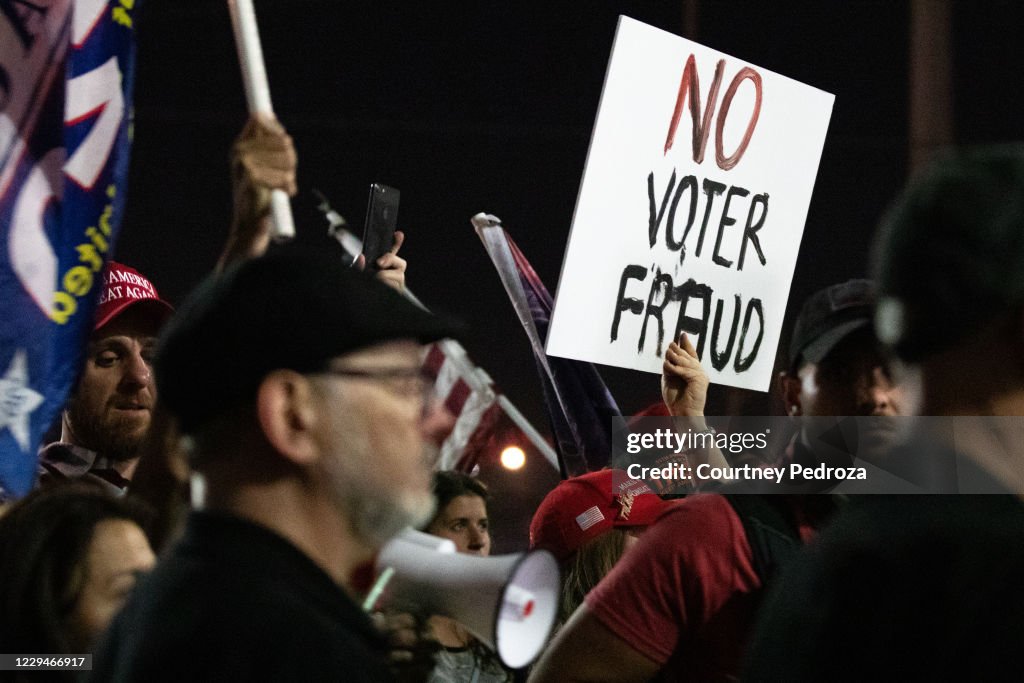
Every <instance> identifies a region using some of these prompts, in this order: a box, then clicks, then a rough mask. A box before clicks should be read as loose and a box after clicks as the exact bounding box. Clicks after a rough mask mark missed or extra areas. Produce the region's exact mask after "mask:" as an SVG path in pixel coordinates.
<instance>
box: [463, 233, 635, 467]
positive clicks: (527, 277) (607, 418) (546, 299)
mask: <svg viewBox="0 0 1024 683" xmlns="http://www.w3.org/2000/svg"><path fill="white" fill-rule="evenodd" d="M472 220H473V226H474V227H475V228H476V232H477V235H479V236H480V240H481V241H482V242H483V244H484V248H485V249H486V250H487V254H488V255H489V256H490V257H491V261H493V262H494V267H495V268H496V269H497V270H498V275H499V276H500V277H501V282H502V284H503V285H505V291H506V292H507V293H508V296H509V299H511V300H512V305H513V306H514V307H515V309H516V314H517V315H518V316H519V321H520V323H522V325H523V329H524V330H525V331H526V335H527V337H529V339H530V347H531V348H532V349H533V355H534V360H535V361H536V362H537V372H538V374H539V375H540V381H541V387H542V388H543V390H544V405H545V408H546V409H547V413H548V417H549V418H550V420H551V429H552V431H553V432H554V434H555V443H556V446H557V448H558V458H559V462H560V469H561V472H562V476H563V477H575V476H579V475H581V474H586V473H587V472H593V471H596V470H599V469H601V468H602V467H606V466H607V465H608V464H609V463H610V462H611V453H612V442H611V430H612V418H614V417H621V416H622V413H621V412H620V411H619V407H618V405H616V403H615V399H614V398H612V395H611V393H610V392H609V391H608V387H606V386H605V384H604V380H602V379H601V376H600V375H598V374H597V369H596V368H595V367H594V366H593V365H591V364H590V363H585V362H582V361H576V360H566V359H563V358H552V357H549V356H548V355H547V354H546V353H545V352H544V338H545V337H546V336H547V333H548V324H549V321H550V319H551V294H549V293H548V290H547V287H545V286H544V283H543V282H541V281H540V278H539V277H538V276H537V273H536V272H534V270H533V266H531V265H530V262H529V261H527V260H526V257H525V256H524V255H523V252H521V251H519V247H517V246H516V243H515V242H513V241H512V238H511V237H509V235H508V233H507V232H506V231H505V229H504V228H503V227H502V226H501V221H500V220H499V219H498V218H496V217H495V216H490V215H487V214H477V215H476V216H474V217H473V219H472Z"/></svg>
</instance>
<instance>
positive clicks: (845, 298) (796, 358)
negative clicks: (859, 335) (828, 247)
mask: <svg viewBox="0 0 1024 683" xmlns="http://www.w3.org/2000/svg"><path fill="white" fill-rule="evenodd" d="M874 303H875V295H874V284H873V283H872V282H871V281H870V280H847V281H846V282H843V283H840V284H838V285H832V286H831V287H826V288H824V289H821V290H818V291H817V292H815V293H814V294H812V295H811V296H810V298H808V299H807V301H805V302H804V305H803V307H802V308H801V309H800V315H799V317H797V320H796V325H795V326H794V328H793V336H792V338H791V339H790V342H789V365H790V367H791V368H794V369H795V368H797V367H799V366H800V365H802V364H803V363H820V362H821V361H822V359H824V358H825V356H827V355H828V354H829V352H830V351H832V349H834V348H835V347H836V345H837V344H839V342H841V341H842V340H843V339H845V338H846V337H847V336H848V335H849V334H851V333H852V332H855V331H857V330H859V329H862V328H865V327H868V326H870V325H871V319H872V312H873V308H874Z"/></svg>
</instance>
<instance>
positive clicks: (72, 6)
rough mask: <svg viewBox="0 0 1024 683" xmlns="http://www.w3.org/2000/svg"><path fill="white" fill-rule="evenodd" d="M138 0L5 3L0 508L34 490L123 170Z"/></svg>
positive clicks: (108, 243)
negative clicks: (5, 499) (6, 500)
mask: <svg viewBox="0 0 1024 683" xmlns="http://www.w3.org/2000/svg"><path fill="white" fill-rule="evenodd" d="M138 6H139V3H138V2H137V0H109V1H108V0H34V1H33V2H0V498H2V497H20V496H22V495H24V494H25V493H27V492H28V491H29V490H30V489H31V487H32V485H33V482H34V480H35V473H36V450H37V448H38V446H39V441H40V439H41V438H42V435H43V433H44V432H45V431H46V430H47V428H48V427H49V426H50V424H51V423H52V422H53V420H54V418H55V417H56V415H57V414H58V412H59V411H60V409H61V407H62V406H63V404H64V401H65V399H66V397H67V394H68V391H69V389H70V387H71V386H72V383H73V382H74V379H75V374H76V372H77V370H78V367H79V360H80V358H81V354H82V349H83V346H84V343H85V340H86V337H87V336H88V333H89V331H90V329H91V328H92V317H93V310H94V308H95V305H96V299H97V296H98V293H99V289H100V286H101V284H102V283H101V281H100V277H101V275H100V274H101V272H102V269H103V265H104V263H105V261H106V259H107V257H108V256H109V254H110V251H111V248H112V246H113V244H114V241H115V239H116V238H117V233H118V227H119V224H120V220H121V215H122V213H123V208H124V199H125V180H126V176H127V171H128V151H129V144H130V139H129V138H130V135H129V125H128V124H129V110H130V103H131V93H132V82H133V77H134V70H135V69H134V60H135V53H134V30H133V23H134V20H135V13H136V12H137V10H138Z"/></svg>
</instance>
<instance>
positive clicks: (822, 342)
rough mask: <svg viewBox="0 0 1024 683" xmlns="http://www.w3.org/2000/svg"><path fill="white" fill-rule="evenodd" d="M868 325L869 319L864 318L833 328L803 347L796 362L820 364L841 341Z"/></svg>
mask: <svg viewBox="0 0 1024 683" xmlns="http://www.w3.org/2000/svg"><path fill="white" fill-rule="evenodd" d="M870 324H871V319H870V318H866V317H865V318H860V319H858V320H851V321H850V322H846V323H842V324H841V325H839V326H838V327H833V328H832V329H830V330H829V331H828V332H825V333H824V334H822V335H821V336H820V337H818V338H817V339H815V340H814V341H813V342H811V343H810V344H808V345H807V346H805V347H804V349H803V351H801V352H800V354H799V356H798V358H797V359H796V360H801V361H803V362H805V363H820V362H821V361H823V360H824V359H825V357H826V356H828V354H829V353H831V352H832V349H834V348H835V347H837V346H839V343H840V342H841V341H843V340H844V339H846V338H847V337H848V336H850V335H851V334H853V333H854V332H856V331H857V330H860V329H863V328H865V327H868V326H869V325H870Z"/></svg>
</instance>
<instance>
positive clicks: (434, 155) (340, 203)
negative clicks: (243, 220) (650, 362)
mask: <svg viewBox="0 0 1024 683" xmlns="http://www.w3.org/2000/svg"><path fill="white" fill-rule="evenodd" d="M256 12H257V17H258V19H259V22H260V28H261V34H262V39H263V49H264V55H265V59H266V64H267V71H268V75H269V80H270V85H271V93H272V96H273V100H274V105H275V110H276V112H277V114H278V117H279V118H280V120H281V121H282V122H283V123H284V125H285V126H286V127H287V128H288V130H289V132H290V133H291V135H292V136H293V137H294V138H295V144H296V147H297V150H298V153H299V185H300V197H299V198H297V200H296V201H295V215H296V221H297V225H298V230H299V232H300V234H301V235H302V237H303V238H310V239H312V237H310V236H315V237H317V238H319V237H320V235H321V233H322V232H323V230H324V229H325V227H326V226H325V224H324V223H323V222H322V220H321V219H320V218H319V216H318V215H317V214H316V212H315V211H314V210H313V209H312V206H313V204H314V201H313V199H312V197H311V195H310V194H309V191H310V188H313V187H317V188H319V189H320V190H322V191H323V192H324V193H325V194H326V195H327V196H328V197H330V198H331V200H332V203H333V205H334V207H335V208H336V209H337V210H339V211H340V212H341V213H342V214H343V215H344V216H345V217H346V218H347V219H348V220H349V222H350V223H351V224H352V225H354V226H357V227H361V225H362V221H363V214H364V212H365V203H366V195H367V190H368V186H369V184H370V183H371V182H383V183H386V184H389V185H392V186H395V187H397V188H399V189H400V190H401V192H402V205H401V209H400V214H399V224H400V227H401V228H402V229H404V230H405V231H406V233H407V242H406V246H405V247H403V249H402V255H403V256H404V257H405V258H406V259H408V261H409V264H410V265H409V271H408V285H409V287H410V288H411V289H412V290H413V291H414V292H415V293H416V294H417V295H418V296H419V297H420V298H421V299H422V300H423V301H424V302H425V303H427V304H428V305H429V306H431V307H434V308H438V309H444V310H447V311H450V312H453V313H455V314H457V315H458V316H460V317H462V318H463V319H465V320H466V321H468V322H469V324H470V325H471V329H472V332H471V334H470V336H469V338H468V339H466V341H465V344H466V347H467V348H468V349H469V352H470V354H471V355H472V356H473V357H474V358H475V359H476V361H477V362H478V363H479V364H480V365H482V366H483V367H484V368H485V369H486V370H487V371H488V372H489V373H490V374H491V375H492V376H493V377H494V378H495V379H496V380H497V382H498V384H499V385H500V386H501V387H502V388H503V389H504V390H505V392H506V393H507V394H508V395H509V397H510V398H511V399H512V401H513V402H514V403H516V404H517V405H518V406H519V407H520V408H521V409H522V410H523V412H524V413H525V414H526V415H527V417H528V418H529V419H530V420H531V421H532V422H533V423H534V424H535V425H537V426H538V427H539V428H540V429H541V430H542V431H545V432H546V431H547V424H546V418H545V417H544V413H543V408H542V405H541V399H540V389H539V385H538V383H537V377H536V371H535V369H534V365H533V360H532V358H531V355H530V351H529V348H528V345H527V342H526V337H525V335H524V333H523V331H522V329H521V327H520V326H519V323H518V321H517V320H516V318H515V316H514V313H513V310H512V307H511V305H510V303H509V301H508V299H507V297H506V295H505V293H504V290H503V289H502V287H501V284H500V282H499V280H498V277H497V275H496V274H495V272H494V269H493V267H492V265H491V264H490V261H489V259H488V258H487V256H486V254H485V252H484V250H483V248H482V246H481V245H480V243H479V240H478V238H477V237H476V235H475V233H474V232H473V229H472V227H471V226H470V223H469V218H470V216H472V215H473V214H475V213H477V212H479V211H487V212H490V213H494V214H496V215H498V216H499V217H501V218H502V220H503V222H504V224H505V226H506V227H507V228H508V229H509V231H510V233H511V234H512V235H513V237H514V238H515V239H516V241H517V242H518V244H519V246H520V248H521V249H522V250H523V252H524V253H525V254H526V256H527V258H529V259H530V261H531V262H532V263H533V265H534V268H535V269H536V270H537V272H538V274H539V275H540V276H541V278H542V279H543V280H544V282H545V283H546V284H547V286H548V288H549V289H550V290H551V291H552V292H554V290H555V287H556V285H557V278H558V273H559V269H560V267H561V262H562V256H563V250H564V248H565V243H566V239H567V236H568V231H569V226H570V223H571V220H572V213H573V208H574V205H575V201H576V195H577V191H578V188H579V181H580V177H581V174H582V171H583V165H584V160H585V157H586V152H587V146H588V143H589V140H590V131H591V127H592V125H593V120H594V115H595V113H596V110H597V104H598V99H599V97H600V91H601V85H602V82H603V78H604V71H605V67H606V63H607V59H608V54H609V50H610V48H611V42H612V37H613V34H614V31H615V25H616V18H617V16H618V15H619V14H625V15H628V16H631V17H633V18H635V19H638V20H641V21H644V22H647V23H649V24H652V25H654V26H657V27H659V28H662V29H665V30H668V31H671V32H674V33H677V34H681V33H682V32H683V16H684V3H683V2H681V1H679V0H677V1H676V2H653V1H652V2H624V1H623V2H613V1H610V0H587V1H586V2H584V1H577V2H545V3H531V2H504V3H496V2H445V3H410V2H392V1H385V2H372V3H349V2H340V1H339V0H288V1H287V2H286V1H285V0H275V1H269V0H263V1H260V0H258V1H257V2H256ZM136 19H137V23H136V26H137V38H138V75H137V80H136V94H135V143H134V147H133V152H132V154H133V159H132V167H131V177H130V181H129V195H128V197H129V198H128V209H127V216H126V219H125V222H124V223H123V225H122V233H121V239H120V242H119V244H118V245H117V254H116V257H117V258H118V259H119V260H122V261H124V262H127V263H129V264H132V265H135V266H136V267H138V268H139V269H140V270H141V271H142V272H144V273H146V274H147V275H148V276H149V277H150V278H151V279H152V280H153V281H154V283H155V284H156V285H157V287H158V288H159V289H160V290H161V293H162V294H164V295H165V297H167V298H169V299H170V300H172V301H174V302H179V301H180V300H181V299H182V297H183V296H184V295H185V294H186V293H187V292H188V291H189V289H190V288H191V287H192V286H194V284H195V283H196V282H197V281H198V280H199V279H200V278H201V277H202V276H203V275H204V274H205V273H206V272H208V271H209V270H210V269H211V268H212V266H213V264H214V263H215V261H216V258H217V255H218V253H219V252H220V249H221V246H222V244H223V241H224V238H225V236H226V229H227V223H228V217H229V215H230V190H229V182H228V165H227V160H228V150H229V147H230V144H231V141H232V140H233V138H234V136H235V135H236V134H237V133H238V131H239V129H240V128H241V126H242V124H243V122H244V120H245V117H246V114H245V106H244V99H243V91H242V85H241V80H240V76H239V68H238V62H237V58H236V56H235V47H234V43H233V39H232V33H231V28H230V22H229V18H228V12H227V9H226V4H225V3H224V2H221V1H215V0H173V1H169V0H164V1H160V0H146V1H145V2H143V3H142V5H141V7H140V9H139V10H138V12H137V15H136ZM698 19H699V20H698V28H697V33H696V36H694V37H695V38H696V39H697V40H698V41H699V42H701V43H703V44H705V45H707V46H709V47H711V48H714V49H716V50H720V51H722V52H724V53H726V54H729V55H733V56H735V57H736V58H738V59H742V60H744V61H748V62H751V63H753V64H756V65H758V66H761V67H764V68H766V69H769V70H772V71H776V72H779V73H781V74H784V75H786V76H789V77H791V78H793V79H796V80H798V81H801V82H804V83H807V84H809V85H812V86H815V87H817V88H820V89H822V90H825V91H827V92H830V93H834V94H835V96H836V100H835V108H834V110H833V115H832V121H831V124H830V127H829V133H828V137H827V140H826V145H825V150H824V154H823V157H822V161H821V167H820V170H819V173H818V178H817V182H816V185H815V191H814V198H813V201H812V203H811V207H810V212H809V216H808V221H807V226H806V230H805V233H804V237H803V242H802V245H801V251H800V257H799V260H798V262H797V267H796V273H795V277H794V281H793V288H792V294H791V298H790V303H789V307H788V313H787V325H786V328H785V329H787V330H788V328H789V327H790V326H791V324H792V321H793V318H794V316H795V314H796V312H797V309H798V307H799V304H800V302H801V301H802V300H803V298H805V297H806V296H807V295H808V294H810V293H811V292H812V291H813V290H815V289H817V288H819V287H822V286H825V285H828V284H832V283H834V282H839V281H841V280H844V279H847V278H850V277H859V276H863V275H865V274H866V272H867V256H868V250H869V243H870V237H871V234H872V232H873V230H874V227H875V224H876V222H877V219H878V217H879V215H880V214H881V212H882V211H883V210H884V208H885V206H886V205H887V203H888V202H890V201H891V199H892V198H893V197H894V196H895V194H896V192H897V191H898V189H899V188H900V186H901V185H902V183H903V182H904V180H905V177H906V174H907V168H908V164H907V157H908V143H907V127H908V126H907V119H908V115H907V111H908V106H907V89H908V66H907V65H908V54H909V39H908V35H909V21H910V6H909V2H903V1H897V0H874V1H861V2H823V1H820V0H818V1H811V0H806V1H802V2H797V1H781V2H780V1H775V2H755V1H750V2H746V1H741V0H714V1H712V0H703V2H701V3H700V6H699V14H698ZM1022 19H1024V10H1022V9H1021V7H1020V4H1019V3H1017V2H1012V1H1005V2H1002V1H997V0H990V1H987V2H980V1H979V2H961V3H954V14H953V51H954V55H953V59H954V62H953V63H954V80H953V89H954V102H953V107H954V112H955V133H956V137H957V140H958V141H961V142H977V141H993V140H1009V139H1014V138H1018V137H1020V132H1019V126H1020V121H1022V120H1024V103H1022V101H1021V98H1020V97H1019V96H1018V95H1017V90H1018V87H1019V86H1018V82H1019V80H1020V76H1019V74H1020V73H1021V69H1020V67H1021V66H1022V64H1021V62H1022V60H1021V55H1020V52H1021V49H1020V47H1019V45H1020V39H1019V33H1020V27H1021V26H1022V25H1024V24H1022ZM296 305H301V302H296ZM786 339H787V337H786V333H785V331H784V333H783V343H785V341H786ZM602 374H603V376H604V377H605V378H606V380H607V381H608V383H609V386H610V387H611V389H612V392H613V394H614V395H615V397H616V398H617V399H618V401H619V404H620V407H621V408H622V410H623V412H624V413H627V414H629V413H633V412H635V411H637V410H639V409H641V408H643V407H644V406H646V405H647V404H650V403H652V402H654V401H656V400H658V397H659V394H658V378H657V377H656V376H654V375H648V374H643V373H639V372H632V371H624V370H616V369H611V368H607V369H606V368H602ZM711 392H712V394H711V396H710V398H709V413H713V412H716V410H715V409H717V410H718V411H722V412H724V410H726V409H727V408H728V409H733V408H735V407H736V406H737V405H741V406H743V409H744V410H746V411H748V412H750V413H756V414H765V413H769V412H775V411H776V410H777V406H774V405H773V404H772V403H771V401H770V399H769V397H768V395H767V394H761V393H757V392H739V393H735V392H734V393H730V392H726V391H723V390H721V388H715V387H712V390H711ZM485 469H486V468H485ZM527 469H528V470H530V469H531V467H529V466H528V468H527ZM540 469H543V468H540ZM485 476H486V472H485ZM499 476H500V475H499V474H497V473H494V474H493V476H492V479H493V478H497V477H499ZM550 477H551V474H550V472H548V473H546V474H544V475H543V477H542V479H543V481H541V482H540V483H539V484H538V485H539V486H540V487H541V488H542V489H543V488H546V487H547V486H550V484H551V481H549V478H550ZM537 481H540V480H537ZM492 483H496V482H493V481H492ZM535 483H536V482H535ZM501 486H505V485H504V484H501V485H500V486H496V487H498V488H501ZM531 488H532V486H531ZM542 492H543V491H541V493H542ZM524 502H525V501H524ZM524 507H529V508H530V509H532V503H530V504H528V505H526V506H524ZM520 523H521V522H520ZM511 545H516V543H514V542H513V543H512V544H511Z"/></svg>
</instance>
